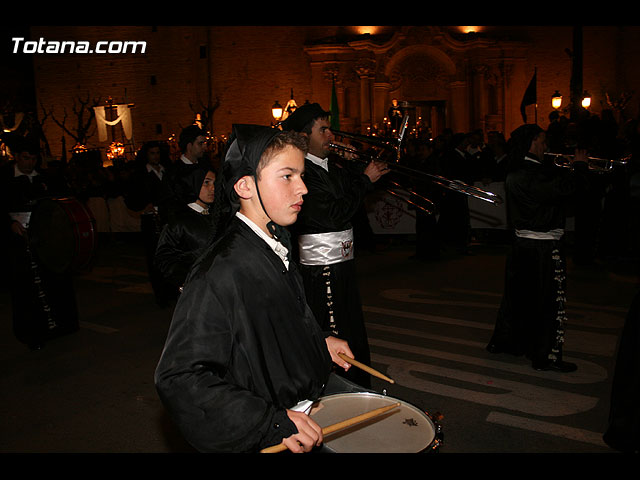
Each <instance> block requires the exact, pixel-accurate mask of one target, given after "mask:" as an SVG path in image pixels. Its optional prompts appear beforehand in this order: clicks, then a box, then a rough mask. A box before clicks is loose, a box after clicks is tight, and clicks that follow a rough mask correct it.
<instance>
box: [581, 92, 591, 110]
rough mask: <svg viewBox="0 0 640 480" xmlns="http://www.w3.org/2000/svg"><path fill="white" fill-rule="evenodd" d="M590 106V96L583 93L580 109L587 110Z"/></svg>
mask: <svg viewBox="0 0 640 480" xmlns="http://www.w3.org/2000/svg"><path fill="white" fill-rule="evenodd" d="M590 106H591V95H589V94H588V93H587V92H584V98H583V99H582V107H583V108H589V107H590Z"/></svg>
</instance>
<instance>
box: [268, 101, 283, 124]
mask: <svg viewBox="0 0 640 480" xmlns="http://www.w3.org/2000/svg"><path fill="white" fill-rule="evenodd" d="M282 111H283V108H282V105H280V103H279V102H278V101H277V100H276V103H274V104H273V107H271V115H273V118H274V119H276V120H280V117H282Z"/></svg>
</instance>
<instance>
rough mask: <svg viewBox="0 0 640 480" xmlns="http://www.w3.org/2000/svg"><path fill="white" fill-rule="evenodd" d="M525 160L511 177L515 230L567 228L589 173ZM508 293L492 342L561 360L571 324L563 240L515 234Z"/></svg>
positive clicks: (538, 361)
mask: <svg viewBox="0 0 640 480" xmlns="http://www.w3.org/2000/svg"><path fill="white" fill-rule="evenodd" d="M553 168H555V170H550V169H549V167H546V166H544V165H542V164H539V163H534V162H531V161H524V162H523V164H522V165H521V166H520V167H519V168H518V169H516V170H515V171H514V172H511V173H509V174H508V175H507V180H506V185H505V188H506V193H507V199H506V204H507V208H508V219H509V222H510V225H511V226H512V227H513V228H514V229H516V230H529V231H533V232H550V231H552V230H556V229H564V227H565V222H566V208H567V207H568V205H569V204H570V203H571V199H572V198H574V197H575V195H576V194H577V193H578V192H580V191H583V190H584V188H586V186H587V185H588V177H587V175H588V172H587V171H586V168H585V166H584V165H580V164H577V165H576V169H575V171H573V172H568V171H565V170H562V169H558V168H557V167H553ZM504 283H505V285H504V295H503V298H502V302H501V305H500V309H499V311H498V315H497V319H496V325H495V329H494V333H493V337H492V339H491V342H490V343H491V344H493V345H496V346H498V347H499V348H500V349H501V350H503V351H506V352H509V353H513V354H526V355H527V356H528V357H529V358H530V359H531V361H532V363H533V364H534V366H537V365H543V364H544V363H545V362H548V361H549V360H553V359H556V360H560V361H561V360H562V346H563V342H564V329H565V326H566V320H567V319H566V311H565V303H566V297H565V295H566V294H565V292H566V255H565V249H564V238H563V237H562V238H560V239H558V240H541V239H534V238H524V237H518V236H514V239H513V245H512V247H511V250H510V251H509V253H508V255H507V259H506V266H505V282H504Z"/></svg>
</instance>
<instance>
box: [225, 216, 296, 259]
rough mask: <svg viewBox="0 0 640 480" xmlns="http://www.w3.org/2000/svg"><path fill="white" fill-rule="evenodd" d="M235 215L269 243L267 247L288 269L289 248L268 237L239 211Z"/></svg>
mask: <svg viewBox="0 0 640 480" xmlns="http://www.w3.org/2000/svg"><path fill="white" fill-rule="evenodd" d="M236 217H238V218H239V219H240V220H242V221H243V222H244V223H246V224H247V225H248V226H249V228H251V230H253V231H254V232H255V233H256V235H258V236H259V237H260V238H262V239H263V240H264V241H265V242H267V245H269V247H271V249H272V250H273V251H274V252H275V253H276V255H278V257H280V259H281V260H282V263H284V266H285V267H287V270H288V269H289V259H288V258H287V254H288V253H289V250H288V249H287V247H285V246H284V245H282V244H281V243H280V242H279V241H278V240H276V239H275V238H273V237H270V236H269V235H267V234H266V233H264V231H263V230H262V229H261V228H260V227H258V226H257V225H256V224H255V223H254V222H253V221H251V220H249V219H248V218H247V217H246V215H243V214H242V213H240V212H236Z"/></svg>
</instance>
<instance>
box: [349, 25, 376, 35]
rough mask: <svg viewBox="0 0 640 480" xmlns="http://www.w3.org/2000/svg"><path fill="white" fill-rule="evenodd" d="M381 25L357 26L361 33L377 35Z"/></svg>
mask: <svg viewBox="0 0 640 480" xmlns="http://www.w3.org/2000/svg"><path fill="white" fill-rule="evenodd" d="M379 28H380V27H355V29H356V31H357V32H358V34H359V35H375V34H376V33H377V32H378V29H379Z"/></svg>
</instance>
